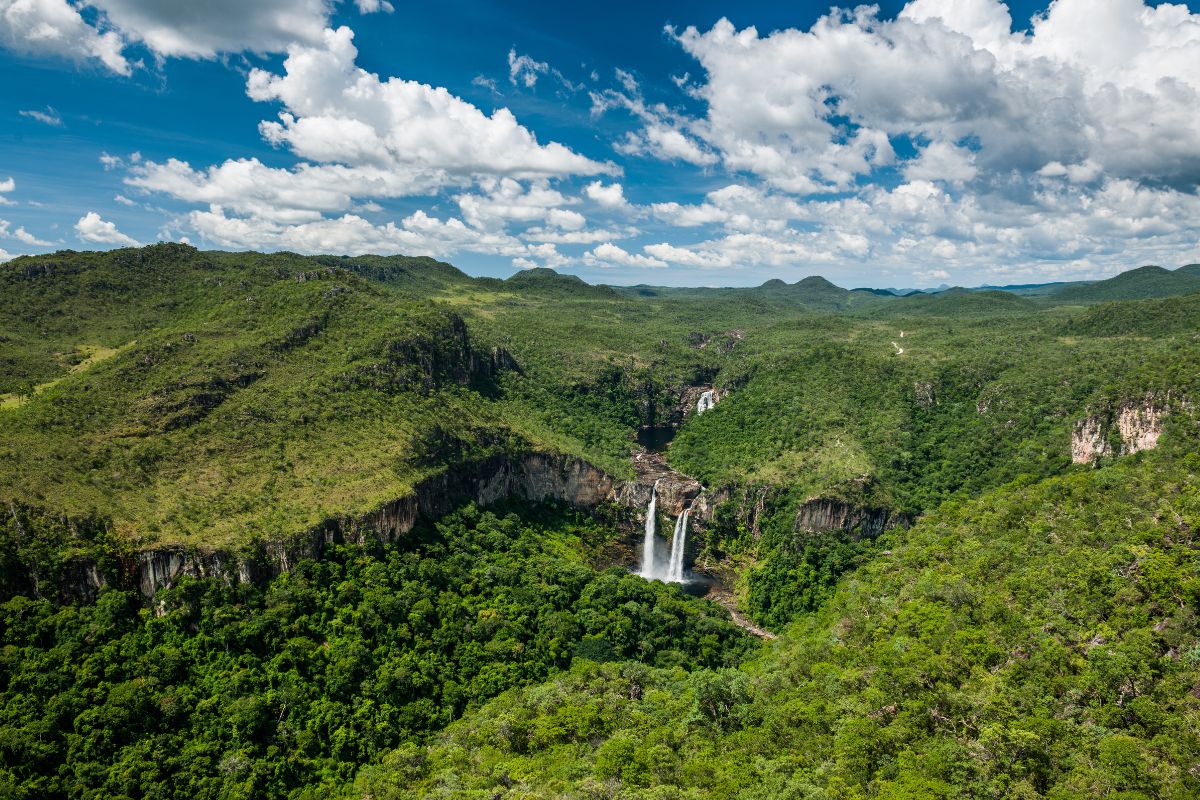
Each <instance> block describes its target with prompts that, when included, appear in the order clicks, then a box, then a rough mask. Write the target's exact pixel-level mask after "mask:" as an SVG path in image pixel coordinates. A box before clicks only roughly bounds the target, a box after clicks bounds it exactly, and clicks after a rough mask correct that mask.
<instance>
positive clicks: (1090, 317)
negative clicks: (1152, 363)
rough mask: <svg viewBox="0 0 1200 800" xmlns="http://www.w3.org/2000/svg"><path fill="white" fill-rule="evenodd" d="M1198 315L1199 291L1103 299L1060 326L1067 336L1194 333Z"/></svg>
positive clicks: (1199, 309) (1199, 313) (1199, 316)
mask: <svg viewBox="0 0 1200 800" xmlns="http://www.w3.org/2000/svg"><path fill="white" fill-rule="evenodd" d="M1198 319H1200V293H1197V294H1189V295H1182V296H1180V297H1160V298H1155V299H1153V300H1141V301H1135V302H1111V303H1103V304H1101V305H1098V306H1094V307H1093V308H1089V309H1087V310H1086V311H1083V312H1082V313H1080V314H1079V315H1078V316H1073V317H1071V318H1070V319H1068V320H1066V321H1065V322H1064V323H1063V324H1062V327H1061V330H1062V332H1063V333H1065V334H1067V335H1071V336H1080V335H1086V336H1156V337H1161V336H1171V335H1176V334H1187V335H1191V336H1195V335H1196V320H1198Z"/></svg>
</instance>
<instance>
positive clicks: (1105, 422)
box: [1071, 393, 1171, 464]
mask: <svg viewBox="0 0 1200 800" xmlns="http://www.w3.org/2000/svg"><path fill="white" fill-rule="evenodd" d="M1170 408H1171V406H1170V395H1167V396H1166V397H1165V398H1160V397H1159V396H1158V395H1156V394H1153V393H1151V394H1147V395H1146V396H1145V397H1141V398H1138V399H1134V400H1126V401H1125V402H1124V403H1121V404H1120V405H1119V406H1117V407H1116V409H1115V410H1114V411H1113V412H1112V413H1110V414H1103V415H1101V414H1093V415H1091V416H1088V417H1085V418H1084V419H1081V420H1079V421H1078V422H1077V423H1075V428H1074V430H1073V431H1072V432H1071V461H1072V462H1073V463H1075V464H1090V463H1093V462H1095V461H1096V460H1097V459H1100V458H1104V457H1107V456H1114V455H1115V456H1123V455H1130V454H1132V453H1138V452H1141V451H1142V450H1153V449H1154V448H1155V447H1157V446H1158V438H1159V436H1161V435H1162V426H1163V419H1164V418H1165V417H1166V416H1167V415H1168V414H1169V413H1170Z"/></svg>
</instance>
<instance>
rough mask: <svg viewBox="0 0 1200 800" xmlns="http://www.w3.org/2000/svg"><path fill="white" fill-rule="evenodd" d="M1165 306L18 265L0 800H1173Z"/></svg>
mask: <svg viewBox="0 0 1200 800" xmlns="http://www.w3.org/2000/svg"><path fill="white" fill-rule="evenodd" d="M1192 277H1193V276H1191V275H1190V272H1188V271H1187V270H1186V269H1185V270H1180V271H1175V272H1170V271H1167V270H1161V269H1158V268H1142V269H1136V270H1131V271H1130V272H1127V273H1125V274H1123V275H1121V276H1118V277H1117V278H1113V279H1111V280H1109V281H1102V282H1095V283H1091V284H1071V285H1063V286H1056V285H1046V286H1036V287H1022V288H1020V289H1019V290H1014V291H1012V292H1005V291H999V290H995V289H988V290H986V291H976V290H966V289H951V290H947V291H944V292H938V293H921V294H916V295H912V296H909V297H895V296H893V295H891V294H890V293H887V292H883V291H863V290H855V291H847V290H845V289H841V288H839V287H836V286H834V285H832V284H830V283H829V282H828V281H824V280H823V279H819V278H809V279H805V280H803V281H799V282H797V283H793V284H788V283H785V282H783V281H770V282H768V283H767V284H764V285H763V286H761V287H756V288H751V289H666V288H662V287H632V288H620V287H615V288H614V287H602V286H601V287H596V286H589V285H588V284H585V283H583V282H582V281H580V280H578V279H575V278H571V277H569V276H563V275H558V274H556V273H553V272H551V271H548V270H545V271H543V270H532V271H528V272H525V273H520V274H519V275H517V276H514V277H513V278H511V279H509V280H506V281H500V280H495V279H476V278H471V277H469V276H467V275H465V274H463V273H461V272H459V271H458V270H456V269H455V268H454V267H452V266H450V265H448V264H443V263H440V262H436V261H433V260H431V259H410V258H403V257H389V258H381V257H373V256H372V257H360V258H338V257H328V256H318V257H301V256H297V255H294V254H287V253H279V254H271V255H263V254H254V253H238V254H233V253H217V252H201V251H198V250H195V249H194V248H190V247H186V246H181V245H159V246H154V247H148V248H142V249H123V250H117V251H113V252H111V253H105V254H101V253H73V252H70V251H64V252H62V253H56V254H52V255H49V256H38V257H23V258H18V259H15V260H14V261H12V262H11V263H9V264H5V265H3V266H0V571H2V572H3V575H2V576H0V577H2V578H3V584H2V588H0V601H2V603H0V797H13V798H30V797H46V798H67V797H70V798H75V797H86V798H110V797H112V798H182V797H187V798H197V799H198V798H210V797H211V798H258V797H281V798H282V797H292V798H315V797H347V798H351V797H363V798H366V797H370V798H373V799H378V798H388V797H394V798H409V797H412V798H418V797H446V798H501V799H503V800H510V799H511V800H516V798H541V797H545V798H551V797H573V798H678V797H688V798H692V797H694V798H701V797H736V798H745V799H746V800H749V799H750V798H762V799H764V800H765V798H829V799H830V800H832V799H834V798H836V799H837V800H851V799H854V800H857V799H858V798H862V799H863V800H868V799H869V798H904V797H912V798H925V797H935V798H937V797H944V798H953V797H979V798H1009V797H1017V798H1037V797H1045V798H1055V800H1066V798H1084V797H1089V798H1090V797H1113V798H1125V799H1126V800H1133V799H1134V798H1137V799H1140V798H1186V797H1194V796H1197V795H1198V794H1200V770H1198V769H1197V767H1196V764H1197V763H1200V709H1198V704H1200V700H1197V697H1198V696H1200V626H1198V624H1197V621H1196V618H1195V612H1196V606H1197V603H1198V602H1200V560H1198V558H1197V555H1196V553H1197V550H1196V544H1195V542H1194V535H1195V531H1196V529H1197V526H1200V477H1198V472H1200V461H1198V459H1197V455H1196V453H1197V452H1198V451H1200V430H1198V429H1197V413H1196V402H1197V401H1196V398H1197V396H1198V395H1200V386H1198V385H1197V384H1198V382H1200V377H1198V376H1200V325H1198V324H1197V322H1196V315H1195V314H1192V313H1191V311H1192V309H1193V307H1194V306H1195V305H1196V299H1197V297H1198V295H1196V294H1194V293H1189V292H1194V286H1193V283H1194V282H1193V281H1192V280H1191V278H1192ZM706 391H709V392H712V393H713V395H714V396H715V397H716V399H717V401H716V404H715V405H714V406H713V407H712V408H710V409H708V410H706V411H705V412H704V413H703V414H700V413H698V411H697V406H696V402H697V398H698V397H699V396H700V395H701V394H702V393H703V392H706ZM639 441H643V442H652V443H654V446H656V447H659V448H660V452H657V453H653V454H647V453H646V452H645V451H644V450H643V449H642V447H641V446H640V445H639ZM665 442H669V444H666V445H665V446H663V443H665ZM534 456H537V457H539V458H540V459H541V460H540V461H537V462H536V463H537V464H540V465H542V466H541V467H539V468H538V469H540V470H541V471H540V472H539V471H536V470H534V468H533V467H531V466H530V464H532V463H534V462H531V461H528V460H527V459H530V458H532V457H534ZM648 456H652V458H650V460H649V461H647V460H646V458H647V457H648ZM647 463H650V464H651V471H650V472H646V471H645V470H646V466H645V465H646V464H647ZM464 465H474V466H472V467H471V468H470V469H466V470H465V471H464V469H465V468H464ZM479 465H492V467H491V468H494V470H495V471H496V473H495V474H491V473H488V474H477V472H478V469H479ZM566 465H571V466H570V468H568V466H566ZM639 465H640V466H639ZM556 470H557V471H556ZM501 472H503V480H501V479H500V477H498V476H500V475H501ZM461 475H468V476H469V477H470V480H471V481H474V483H469V485H467V484H465V483H464V484H463V485H462V486H457V485H455V484H454V483H453V481H455V480H459V481H466V478H462V477H461ZM447 476H451V477H447ZM453 476H460V477H457V478H456V477H453ZM661 476H666V477H665V479H664V480H665V481H666V482H667V483H671V482H674V485H675V486H676V488H670V487H668V486H665V485H664V486H662V487H660V489H661V490H662V491H661V494H660V495H658V496H657V497H658V502H659V508H658V514H659V528H660V534H661V535H663V536H664V537H666V536H669V534H670V527H671V526H672V525H674V524H675V522H676V519H677V516H678V515H679V514H680V513H681V511H682V509H684V508H687V507H689V505H688V504H691V505H690V507H691V508H692V509H693V514H692V520H691V528H690V530H689V532H688V535H689V537H690V538H689V540H688V541H689V542H690V543H691V544H690V547H689V549H688V551H687V567H688V569H689V570H694V575H695V577H696V581H695V583H694V584H692V585H690V586H684V587H681V586H679V585H676V584H666V583H663V582H660V581H653V580H645V579H644V578H642V577H640V576H639V575H638V574H636V572H637V568H638V558H639V550H640V544H641V537H642V536H643V521H644V518H645V517H644V515H645V512H646V508H645V504H646V503H647V502H648V500H649V498H650V496H651V487H652V486H653V485H654V484H655V483H656V481H658V480H659V479H660V478H661ZM439 480H440V481H441V482H440V483H439ZM550 483H553V487H552V488H553V491H550V490H549V489H547V486H549V484H550ZM693 484H694V488H691V489H687V491H688V492H689V493H687V494H680V492H681V491H682V490H681V489H678V487H680V486H682V487H685V488H686V487H689V486H692V485H693ZM429 487H440V488H438V489H437V491H440V492H442V493H443V494H444V495H445V496H443V497H441V501H440V502H430V503H426V507H436V508H438V509H440V510H439V511H438V513H437V514H436V515H431V514H429V513H424V512H423V513H421V514H418V513H416V512H415V511H414V512H413V514H414V516H413V517H412V518H411V519H409V520H407V521H406V522H405V526H406V527H404V528H403V530H404V531H406V532H404V533H403V534H397V533H396V531H399V530H401V529H400V528H390V529H389V531H390V533H388V534H387V535H384V534H383V532H381V531H380V530H376V529H375V528H373V527H372V525H373V524H374V523H368V522H364V520H374V519H378V518H379V515H380V514H381V513H382V512H381V509H392V508H401V507H402V505H396V504H397V503H399V502H400V501H402V500H404V499H405V498H409V497H413V496H415V494H416V493H419V492H425V493H426V494H428V493H429V492H431V491H433V490H432V489H430V488H429ZM452 490H453V491H454V492H457V493H456V494H454V497H472V498H477V499H479V500H480V502H472V501H471V500H466V499H464V500H461V501H460V500H455V502H453V503H450V502H448V501H446V498H447V497H449V493H450V492H451V491H452ZM549 498H557V500H556V501H554V502H528V500H530V499H532V500H535V501H536V500H538V499H545V500H548V499H549ZM634 498H637V499H636V501H635V500H634ZM427 499H428V498H427ZM414 508H415V506H414ZM395 513H396V514H399V511H396V512H395ZM372 515H374V516H372ZM408 525H411V526H412V527H411V530H409V529H408V527H407V526H408ZM664 528H665V530H663V529H664ZM314 537H315V538H314ZM315 540H319V541H320V542H321V547H319V548H312V547H308V548H307V549H306V548H304V547H299V546H298V545H297V542H312V541H315ZM248 553H249V554H253V555H252V556H251V555H245V554H248ZM146 554H152V555H153V556H154V558H155V559H157V560H156V561H154V563H155V564H156V565H158V566H156V567H155V569H156V570H158V572H156V573H155V576H154V581H152V582H151V583H150V584H149V586H150V589H149V591H148V590H147V588H146V587H147V584H146V583H139V582H138V580H137V576H139V575H141V576H143V577H144V576H145V574H146V573H145V571H144V570H145V569H146V567H145V562H144V560H139V557H140V556H143V555H146ZM201 556H202V557H201ZM239 559H243V560H241V561H239ZM255 559H257V560H255ZM186 565H191V566H186ZM197 565H201V566H197ZM245 565H252V566H254V567H255V568H254V569H242V567H244V566H245ZM139 569H141V570H143V571H142V572H138V570H139ZM239 570H240V571H239ZM709 583H711V584H713V587H712V588H713V591H714V597H717V598H719V599H721V600H722V601H723V602H727V603H735V604H736V605H737V607H738V608H740V609H741V611H742V612H744V613H745V614H746V615H747V616H748V617H749V618H751V619H752V620H753V621H755V622H756V623H758V624H759V625H762V626H765V627H766V628H767V629H769V630H770V631H771V632H772V633H773V634H774V635H776V636H777V637H778V638H776V639H773V640H764V639H759V638H756V637H754V636H752V635H750V634H748V633H746V632H745V631H743V630H742V629H739V628H738V627H737V625H735V624H734V621H733V620H732V619H731V618H730V616H729V614H728V612H727V611H726V610H725V609H722V608H721V607H720V606H719V605H718V604H716V603H713V602H710V600H707V599H702V598H699V597H697V596H693V595H698V594H703V593H704V591H705V590H706V588H707V586H708V584H709ZM685 589H687V590H688V591H685ZM154 590H157V591H156V592H155V591H154ZM689 591H690V593H689ZM151 595H152V596H151Z"/></svg>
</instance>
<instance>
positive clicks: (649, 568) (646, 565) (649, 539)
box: [641, 481, 658, 579]
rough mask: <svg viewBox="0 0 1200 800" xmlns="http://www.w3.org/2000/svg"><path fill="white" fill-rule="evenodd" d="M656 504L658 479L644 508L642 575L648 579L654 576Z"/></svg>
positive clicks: (656, 525)
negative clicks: (644, 528) (648, 503)
mask: <svg viewBox="0 0 1200 800" xmlns="http://www.w3.org/2000/svg"><path fill="white" fill-rule="evenodd" d="M657 506H658V481H655V482H654V488H653V489H651V490H650V505H649V507H648V508H647V509H646V538H645V540H644V541H643V542H642V573H641V574H642V577H643V578H646V579H650V578H653V577H654V531H655V529H656V528H657V527H658V520H657V519H656V518H655V515H654V510H655V508H656V507H657Z"/></svg>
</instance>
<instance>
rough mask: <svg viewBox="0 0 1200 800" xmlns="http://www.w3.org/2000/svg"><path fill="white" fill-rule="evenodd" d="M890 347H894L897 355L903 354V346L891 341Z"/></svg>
mask: <svg viewBox="0 0 1200 800" xmlns="http://www.w3.org/2000/svg"><path fill="white" fill-rule="evenodd" d="M892 347H894V348H896V355H898V356H902V355H904V348H903V347H901V346H900V345H898V344H896V343H895V342H892Z"/></svg>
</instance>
